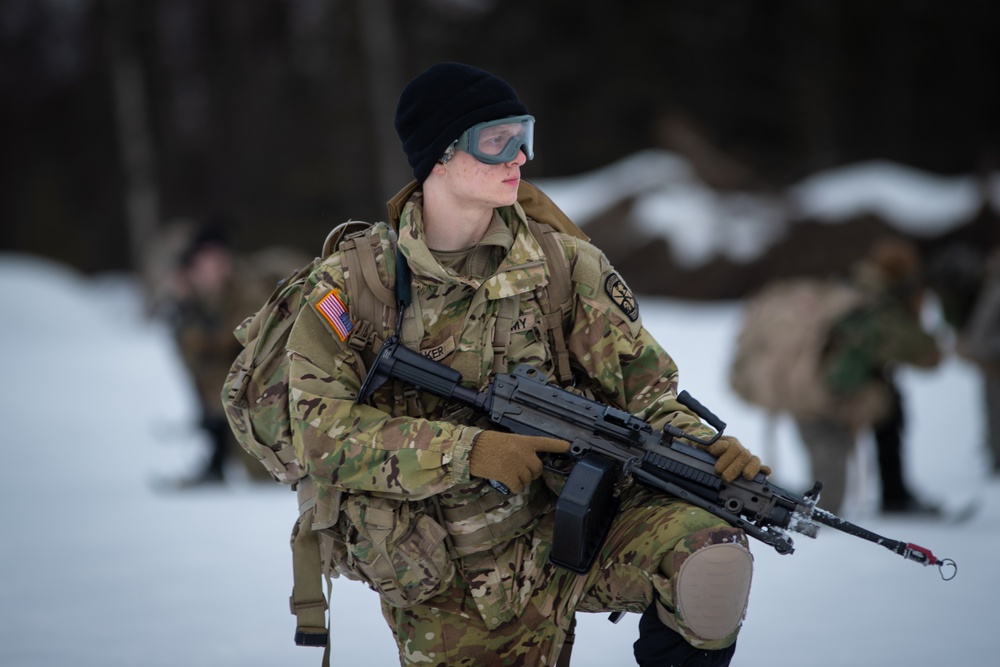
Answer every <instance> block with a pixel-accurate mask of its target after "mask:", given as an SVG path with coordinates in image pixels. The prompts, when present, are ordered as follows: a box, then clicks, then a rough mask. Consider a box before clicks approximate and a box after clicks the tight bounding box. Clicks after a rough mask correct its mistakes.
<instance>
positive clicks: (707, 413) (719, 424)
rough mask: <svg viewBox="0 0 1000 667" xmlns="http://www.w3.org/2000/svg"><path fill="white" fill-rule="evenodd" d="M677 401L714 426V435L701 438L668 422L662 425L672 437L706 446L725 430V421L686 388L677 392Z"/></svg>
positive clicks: (719, 436)
mask: <svg viewBox="0 0 1000 667" xmlns="http://www.w3.org/2000/svg"><path fill="white" fill-rule="evenodd" d="M677 402H678V403H680V404H681V405H683V406H684V407H685V408H687V409H689V410H690V411H691V412H693V413H694V414H695V415H697V416H698V417H699V418H700V419H701V420H703V421H704V422H705V423H707V424H708V425H709V426H711V427H712V428H714V429H715V435H714V436H712V438H711V439H710V440H703V439H701V438H699V437H698V436H696V435H691V434H690V433H688V432H687V431H685V430H683V429H679V428H677V427H676V426H671V425H669V424H667V425H666V426H664V427H663V430H664V432H665V433H666V434H667V435H669V436H670V437H672V438H684V439H685V440H690V441H691V442H694V443H697V444H699V445H701V446H702V447H708V446H709V445H711V444H712V443H713V442H715V441H716V440H718V439H719V438H721V437H722V432H723V431H725V430H726V422H724V421H722V420H721V419H719V418H718V417H716V416H715V413H713V412H712V411H711V410H709V409H708V408H706V407H705V406H704V405H702V404H701V402H700V401H698V399H696V398H695V397H694V396H692V395H691V394H689V393H688V392H687V390H686V389H685V390H684V391H682V392H681V393H679V394H677Z"/></svg>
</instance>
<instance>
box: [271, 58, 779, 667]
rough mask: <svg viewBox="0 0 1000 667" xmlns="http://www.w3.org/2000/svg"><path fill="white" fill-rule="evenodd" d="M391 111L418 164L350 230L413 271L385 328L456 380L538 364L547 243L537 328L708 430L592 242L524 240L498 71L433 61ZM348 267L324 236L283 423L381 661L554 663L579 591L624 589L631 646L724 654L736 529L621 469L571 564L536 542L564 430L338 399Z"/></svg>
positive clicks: (741, 604) (351, 359)
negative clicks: (531, 429)
mask: <svg viewBox="0 0 1000 667" xmlns="http://www.w3.org/2000/svg"><path fill="white" fill-rule="evenodd" d="M395 125H396V130H397V133H398V134H399V137H400V139H401V141H402V145H403V150H404V152H405V153H406V156H407V159H408V161H409V164H410V166H411V167H412V169H413V175H414V177H415V179H416V182H415V183H413V184H411V185H410V186H408V187H407V188H406V189H404V190H403V191H402V192H401V193H400V194H399V195H397V197H396V199H395V200H394V201H392V202H390V218H391V219H390V223H391V226H392V228H394V229H395V230H397V231H398V234H397V235H392V234H390V233H389V231H388V228H387V227H386V226H385V225H376V226H375V227H373V230H374V231H372V232H369V233H375V234H379V235H380V237H381V241H382V242H381V245H380V246H379V247H380V254H379V256H378V257H377V260H378V261H377V266H378V268H379V271H380V272H386V271H389V269H391V268H392V267H393V266H395V264H394V259H393V258H394V257H395V256H396V255H395V248H394V247H393V241H392V239H393V237H394V236H396V237H398V248H399V250H400V253H401V255H400V256H401V258H402V261H405V262H406V264H407V265H408V267H409V269H410V271H411V272H412V291H413V303H412V305H411V306H410V307H408V308H407V309H406V311H405V312H404V313H400V314H399V315H400V316H401V317H403V322H402V336H401V338H402V340H403V341H404V343H406V344H407V345H408V346H410V347H413V348H414V349H419V350H420V351H421V352H422V353H424V354H425V355H428V356H431V357H433V358H435V359H437V360H439V361H442V362H443V363H445V364H447V365H448V366H450V367H452V368H455V369H458V370H460V371H461V373H462V376H463V385H465V386H467V387H470V388H475V389H478V390H481V389H482V388H484V387H485V386H486V385H487V383H488V382H489V380H490V374H491V372H492V371H494V370H495V369H496V368H497V366H498V365H499V367H500V368H501V369H502V370H503V371H504V372H508V371H509V370H511V369H513V368H514V367H515V366H516V365H517V364H519V363H530V364H532V365H533V366H534V367H536V368H537V369H539V370H541V371H544V372H545V373H546V374H547V376H548V378H549V379H550V380H553V381H554V380H555V378H556V377H557V367H558V366H559V360H558V359H555V358H554V356H555V355H554V353H553V349H552V343H551V342H550V338H549V333H548V329H546V328H545V326H544V322H543V319H545V318H544V312H545V310H544V308H543V307H542V305H541V303H540V300H541V299H542V298H543V296H542V294H543V293H544V290H545V286H546V282H547V281H548V280H549V278H550V277H551V276H552V275H553V272H554V271H555V268H554V265H555V263H557V262H561V263H564V264H567V265H568V267H569V271H571V275H572V289H573V292H572V308H571V309H570V312H568V313H566V314H565V317H564V319H563V322H562V325H563V326H562V327H561V328H560V327H556V328H557V329H559V330H560V331H561V332H564V333H565V336H566V338H565V340H566V346H565V347H566V349H567V351H568V357H569V361H570V363H571V365H572V368H573V371H574V374H575V378H576V383H575V386H576V388H577V389H578V390H580V391H584V392H587V393H590V394H591V395H593V396H595V397H597V398H598V399H600V400H603V401H606V402H607V403H609V404H611V405H614V406H616V407H619V408H621V409H623V410H627V411H628V412H630V413H633V414H636V415H638V416H640V417H642V418H643V419H646V420H648V421H649V422H651V423H652V424H653V425H654V426H656V427H662V426H663V425H664V424H667V423H670V424H673V425H674V426H677V427H680V428H683V429H685V430H688V431H690V432H692V433H694V434H695V435H701V436H704V435H708V434H710V433H711V430H710V429H709V428H708V427H706V426H704V425H702V424H701V423H700V422H699V421H698V419H697V418H696V417H695V416H694V415H693V414H691V413H690V412H689V411H687V410H686V408H684V407H683V406H681V405H680V404H679V403H678V402H677V401H676V396H677V391H678V386H677V385H678V370H677V367H676V365H675V364H674V362H673V361H672V360H671V358H670V357H669V356H668V355H667V353H666V352H665V351H664V350H663V349H662V348H661V347H660V346H659V344H658V343H657V342H656V341H655V340H654V339H653V338H652V336H650V334H649V333H648V332H647V331H646V330H645V329H644V328H643V325H642V319H641V317H640V314H639V309H638V307H637V305H636V303H635V300H634V298H633V295H632V294H631V293H630V292H629V290H628V288H627V286H626V285H625V283H624V282H623V281H622V280H621V278H620V276H619V275H618V274H617V273H616V272H615V270H614V268H613V267H612V266H611V265H610V264H609V262H608V260H607V259H606V258H605V257H604V255H603V254H602V253H601V252H600V251H599V250H598V249H597V248H595V247H594V246H592V245H590V244H589V243H586V242H584V241H582V240H580V239H578V238H576V237H573V236H570V235H567V234H560V236H559V244H560V247H561V249H562V253H563V256H561V257H551V256H548V257H546V256H544V255H543V253H542V250H541V246H540V244H539V241H538V240H537V239H536V238H535V237H534V236H533V235H532V233H531V231H530V229H529V227H528V224H527V218H526V215H525V212H524V209H523V208H522V207H521V205H520V204H518V203H517V202H518V189H519V185H520V184H521V173H520V170H521V167H522V165H524V163H525V162H526V161H527V160H529V159H531V158H532V157H533V131H534V118H533V117H532V116H530V115H528V113H527V109H526V108H525V106H524V105H523V104H522V102H521V101H520V100H519V99H518V97H517V95H516V93H515V92H514V90H513V89H512V88H511V87H510V86H509V85H508V84H507V83H506V82H504V81H503V80H501V79H500V78H498V77H497V76H495V75H493V74H490V73H488V72H485V71H483V70H480V69H477V68H475V67H471V66H468V65H462V64H457V63H443V64H438V65H435V66H433V67H431V68H430V69H428V70H426V71H425V72H423V73H421V74H420V75H418V76H417V77H416V78H414V79H413V80H412V81H411V82H410V83H409V84H408V85H407V86H406V87H405V89H404V90H403V92H402V94H401V96H400V99H399V103H398V106H397V109H396V120H395ZM345 274H346V275H345ZM349 274H350V269H349V267H346V266H345V265H344V253H342V252H340V253H335V254H333V255H332V256H331V257H330V258H329V259H328V260H326V261H325V262H324V263H322V264H321V265H320V266H319V267H318V268H317V270H316V271H315V272H314V273H313V274H312V275H311V277H310V279H309V286H308V288H307V299H308V301H309V304H310V306H311V307H305V308H304V309H303V310H302V312H301V313H300V315H299V316H298V318H297V320H296V322H295V325H294V328H293V329H292V332H291V335H290V338H289V342H288V346H287V349H288V353H289V358H290V370H289V390H290V391H289V393H290V396H291V401H290V411H291V417H292V427H293V440H294V443H295V446H296V450H297V454H298V456H299V457H300V458H301V459H302V460H303V461H304V463H305V464H306V466H307V471H308V473H309V475H310V477H311V479H312V480H314V481H315V482H316V484H317V485H318V487H319V494H318V497H319V502H320V504H322V503H323V502H324V499H325V500H327V501H329V499H330V498H341V501H340V502H339V507H337V506H334V507H332V509H331V508H329V507H328V508H327V509H326V510H324V511H317V519H316V522H315V523H313V527H314V528H316V527H323V526H328V527H329V531H327V534H329V535H335V536H337V537H336V538H335V539H334V542H333V543H332V545H330V546H329V550H328V551H327V562H328V563H329V568H330V570H331V571H332V572H333V573H334V574H338V573H343V574H345V575H347V576H349V577H352V578H358V579H362V580H364V581H366V582H367V583H368V584H369V585H371V586H372V587H373V588H375V589H376V590H378V591H379V593H380V594H381V599H382V609H383V614H384V617H385V619H386V621H387V622H388V624H389V626H390V628H391V630H392V632H393V634H394V636H395V638H396V642H397V644H398V649H399V656H400V663H401V664H403V665H416V664H419V665H478V666H483V665H500V664H504V665H540V664H547V665H555V664H557V660H559V658H560V652H561V651H562V649H563V646H564V644H567V636H568V635H570V634H571V627H572V625H573V622H574V615H575V613H576V612H577V611H585V612H598V611H607V610H622V611H631V612H636V613H641V614H642V619H641V621H640V637H639V639H638V640H637V641H636V643H635V658H636V660H637V661H638V663H639V664H640V665H679V664H686V665H728V664H729V662H730V660H731V658H732V655H733V653H734V651H735V642H736V637H737V633H738V632H739V629H740V626H741V623H742V619H743V617H744V613H745V609H746V605H747V600H748V597H749V590H750V578H751V572H752V557H751V555H750V552H749V549H748V546H747V540H746V537H745V535H744V534H743V532H742V531H741V530H739V529H737V528H735V527H733V526H730V525H729V524H727V523H726V522H724V521H722V520H721V519H719V518H717V517H715V516H714V515H712V514H710V513H708V512H706V511H704V510H701V509H699V508H696V507H694V506H691V505H688V504H686V503H683V502H681V501H679V500H677V499H675V498H671V497H665V496H662V495H655V494H653V493H651V492H649V491H648V490H645V489H644V488H642V487H639V486H638V485H636V486H631V487H628V488H625V489H623V491H622V496H621V505H620V510H619V513H618V515H617V516H616V519H615V521H614V523H613V526H612V528H611V531H610V534H609V535H608V537H607V538H606V541H605V543H604V545H603V547H602V549H601V551H600V553H599V555H598V557H597V561H596V563H595V564H594V566H593V567H592V568H591V569H590V571H589V572H587V573H586V574H576V573H574V572H570V571H568V570H565V569H562V568H559V567H557V566H555V565H553V564H551V563H550V562H549V559H548V555H549V553H550V551H551V541H552V533H553V510H554V507H555V500H556V498H557V495H558V491H559V484H560V478H559V477H558V476H556V475H554V474H552V473H551V472H550V471H548V470H546V471H545V473H544V474H543V463H542V459H541V458H540V456H542V455H546V456H547V455H548V454H554V455H558V454H560V453H564V452H566V451H567V450H568V447H569V444H568V443H566V442H563V441H560V440H553V439H548V438H540V437H530V436H523V435H514V434H509V433H502V432H498V431H492V430H488V429H487V428H486V426H485V425H484V423H483V422H482V420H481V419H477V418H476V417H475V416H473V415H472V413H471V411H470V410H468V409H462V408H458V407H456V406H454V405H449V404H447V403H446V402H445V401H442V400H439V399H437V398H436V397H433V396H431V395H429V394H425V393H419V392H417V391H414V390H412V389H409V388H407V387H405V386H403V385H396V386H392V385H391V384H390V385H387V386H384V387H382V388H381V389H379V390H378V391H377V392H376V393H375V394H374V396H373V398H372V401H371V405H358V404H356V398H357V396H358V392H359V388H360V386H361V383H362V381H363V379H364V377H365V371H364V369H363V368H361V366H360V364H359V361H358V357H357V356H356V354H355V349H353V348H352V346H351V345H350V344H349V343H350V342H351V341H352V340H354V336H356V335H357V329H359V328H361V325H362V323H360V322H355V321H354V320H353V319H352V318H351V316H350V313H351V312H352V299H354V298H359V295H358V294H352V293H351V292H350V291H349V290H348V289H347V284H348V279H349V277H350V275H349ZM511 308H513V312H514V315H515V316H514V317H509V314H510V312H511ZM504 313H506V314H507V315H508V316H505V315H504ZM375 324H376V325H380V324H383V323H375ZM390 333H391V330H390ZM560 335H561V334H560ZM498 359H500V360H501V361H500V362H498V361H497V360H498ZM711 451H712V453H713V454H715V455H716V456H717V457H718V464H717V470H719V472H720V474H721V475H722V476H723V477H724V478H725V479H728V480H733V479H735V478H736V477H737V476H738V475H743V476H745V477H747V478H753V477H754V475H756V474H757V473H758V472H760V471H763V472H764V473H765V474H770V469H769V468H767V467H766V466H762V465H761V462H760V460H759V459H758V458H757V457H756V456H753V455H752V454H751V453H750V452H749V451H747V450H746V449H745V448H744V447H743V446H742V445H741V444H740V443H739V441H738V440H736V439H735V438H732V437H729V436H726V437H723V438H722V439H720V440H719V441H718V442H717V443H716V445H715V446H714V447H713V449H712V450H711ZM555 458H556V459H558V456H556V457H555ZM488 480H497V481H500V482H502V483H503V484H505V485H506V486H507V487H509V489H510V494H509V495H504V494H501V493H499V492H498V491H496V490H494V489H493V488H492V487H491V486H490V485H489V484H488V483H487V481H488ZM341 494H342V495H341ZM328 505H329V503H328ZM567 654H568V651H566V653H564V654H563V656H562V660H563V661H566V660H567ZM560 664H565V662H564V663H560Z"/></svg>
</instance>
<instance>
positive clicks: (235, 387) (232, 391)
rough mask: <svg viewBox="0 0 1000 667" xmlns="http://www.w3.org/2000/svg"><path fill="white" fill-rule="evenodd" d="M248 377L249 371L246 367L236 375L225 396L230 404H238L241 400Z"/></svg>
mask: <svg viewBox="0 0 1000 667" xmlns="http://www.w3.org/2000/svg"><path fill="white" fill-rule="evenodd" d="M249 377H250V369H249V368H246V367H243V368H241V369H240V372H239V373H237V374H236V377H235V378H234V379H233V382H232V384H230V385H229V394H228V395H227V396H226V399H227V400H228V401H229V402H230V403H238V402H240V401H241V400H243V396H244V394H246V390H247V378H249Z"/></svg>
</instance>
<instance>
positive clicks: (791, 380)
mask: <svg viewBox="0 0 1000 667" xmlns="http://www.w3.org/2000/svg"><path fill="white" fill-rule="evenodd" d="M861 299H862V297H861V294H860V293H859V292H858V291H857V290H856V289H855V288H853V287H851V286H849V285H846V284H843V283H839V282H836V281H832V280H820V279H813V278H793V279H787V280H781V281H778V282H775V283H773V284H771V285H769V286H767V287H765V288H764V289H763V290H761V291H760V292H759V293H758V294H756V295H754V296H753V297H751V298H750V299H749V300H748V301H747V304H746V308H745V311H744V315H743V324H742V327H741V329H740V332H739V335H738V338H737V342H736V354H735V356H734V358H733V361H732V365H731V367H730V374H729V383H730V386H731V387H732V388H733V391H735V392H736V393H737V394H738V395H739V396H740V397H741V398H743V400H745V401H747V402H748V403H751V404H753V405H757V406H759V407H762V408H764V409H766V410H768V411H769V412H775V413H777V412H787V413H791V414H793V415H798V416H815V415H823V414H828V412H829V411H830V409H831V401H832V397H831V395H830V393H829V391H828V390H827V388H826V386H825V384H824V381H823V378H822V374H821V370H820V360H821V357H822V354H823V348H824V346H825V344H826V340H827V334H828V332H829V331H830V328H831V326H832V325H833V324H834V323H835V322H836V321H837V320H838V319H840V317H842V316H843V315H845V314H846V313H847V312H849V311H850V310H851V309H853V308H854V307H855V306H857V305H858V304H859V303H860V302H861Z"/></svg>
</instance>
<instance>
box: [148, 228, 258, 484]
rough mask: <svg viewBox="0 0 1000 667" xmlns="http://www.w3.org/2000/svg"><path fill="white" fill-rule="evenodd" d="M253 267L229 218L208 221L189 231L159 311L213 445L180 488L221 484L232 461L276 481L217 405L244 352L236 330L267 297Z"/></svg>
mask: <svg viewBox="0 0 1000 667" xmlns="http://www.w3.org/2000/svg"><path fill="white" fill-rule="evenodd" d="M240 269H242V270H240ZM247 269H248V267H247V266H246V265H245V264H244V263H243V262H241V261H240V259H239V257H238V256H237V254H236V252H235V250H234V248H233V245H232V242H231V239H230V237H229V233H228V231H227V225H226V222H225V220H222V219H209V220H205V221H202V222H200V223H198V224H196V225H195V226H194V227H193V228H192V229H191V230H190V234H189V240H188V243H187V246H186V247H185V248H184V249H183V251H182V252H181V253H180V256H179V258H178V261H177V265H176V268H175V271H174V273H173V276H172V277H171V280H170V282H169V289H168V294H169V297H168V305H166V306H162V307H161V309H162V310H163V312H164V313H165V314H166V316H167V319H168V321H169V323H170V325H171V327H172V330H173V333H174V336H175V340H176V343H177V348H178V351H179V352H180V355H181V358H182V360H183V362H184V366H185V368H186V369H187V371H188V373H189V375H190V377H191V380H192V383H193V385H194V390H195V392H196V394H197V401H198V408H199V417H198V425H199V427H200V429H201V431H202V432H203V433H204V435H205V437H206V438H207V440H208V443H209V452H208V456H207V458H206V460H205V462H204V463H203V464H202V466H201V467H200V468H199V469H198V470H196V471H194V472H193V473H192V474H191V475H190V476H188V477H187V478H184V479H181V480H179V481H177V482H176V486H177V487H179V488H192V487H198V486H204V485H212V484H221V483H222V482H223V481H224V480H225V478H226V475H227V471H226V469H227V467H228V466H227V464H228V463H229V462H230V461H231V460H233V459H234V457H235V458H236V459H237V460H239V461H240V462H241V464H242V467H243V468H244V469H245V470H246V472H247V474H248V475H249V476H250V478H251V479H255V480H269V479H270V475H268V474H267V471H266V470H265V469H264V468H263V467H262V466H261V465H260V463H259V462H258V461H256V460H255V459H253V458H252V457H251V456H250V455H249V454H247V453H246V452H244V451H243V449H242V448H240V447H238V446H237V445H236V441H235V439H234V437H233V434H232V431H231V430H230V428H229V423H228V421H227V420H226V416H225V412H224V411H223V407H222V403H221V402H220V400H219V386H220V385H221V384H222V382H223V380H224V379H225V377H226V374H227V373H228V372H229V367H230V365H231V364H232V361H233V359H234V358H235V357H236V355H237V354H238V353H239V351H240V349H241V346H240V344H239V342H238V341H237V340H236V338H235V336H233V330H234V329H235V328H236V327H237V325H239V323H240V322H242V321H243V319H244V318H246V317H247V316H248V315H251V314H253V312H254V311H255V310H256V309H257V307H259V305H260V304H261V303H262V302H263V300H264V299H265V298H266V297H267V293H266V292H263V290H262V287H261V286H260V284H259V281H258V280H251V279H249V276H247V275H245V274H246V273H247ZM240 274H244V275H240Z"/></svg>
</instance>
